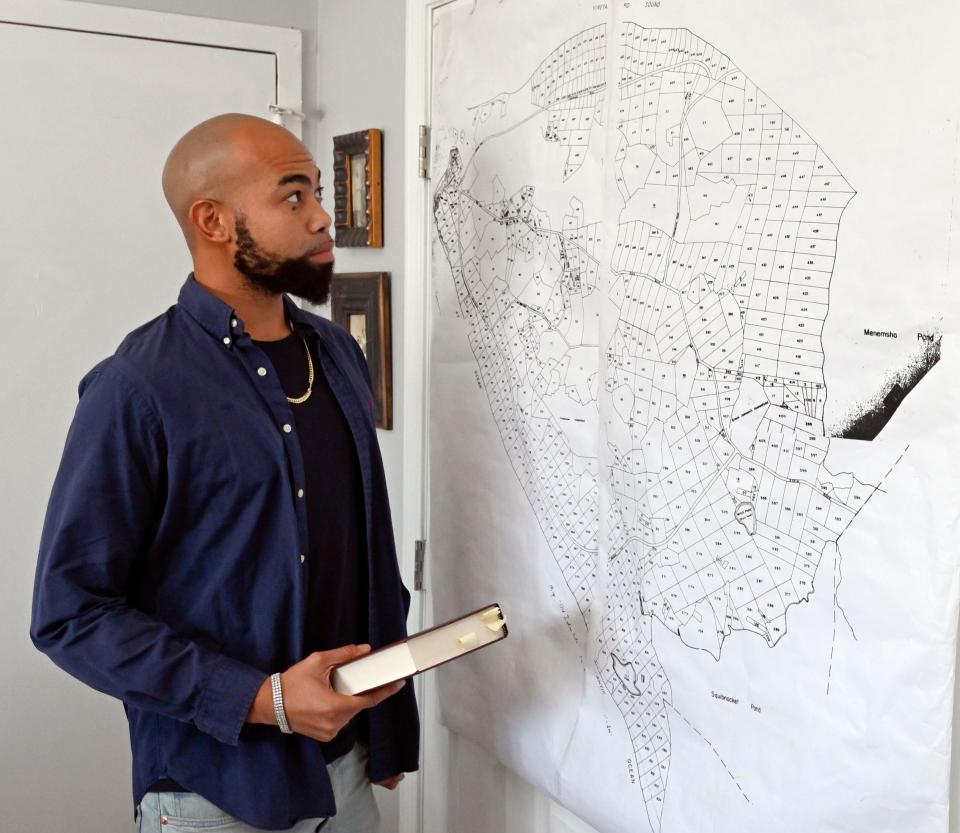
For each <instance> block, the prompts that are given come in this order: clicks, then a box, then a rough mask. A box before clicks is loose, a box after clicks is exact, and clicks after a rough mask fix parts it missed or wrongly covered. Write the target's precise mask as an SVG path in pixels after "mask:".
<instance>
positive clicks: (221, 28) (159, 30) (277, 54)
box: [0, 0, 303, 138]
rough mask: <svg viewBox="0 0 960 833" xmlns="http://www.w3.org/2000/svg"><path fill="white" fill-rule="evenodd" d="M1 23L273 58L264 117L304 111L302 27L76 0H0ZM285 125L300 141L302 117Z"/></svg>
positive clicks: (288, 120)
mask: <svg viewBox="0 0 960 833" xmlns="http://www.w3.org/2000/svg"><path fill="white" fill-rule="evenodd" d="M3 23H7V24H18V25H22V26H37V27H42V28H48V29H68V30H72V31H77V32H89V33H90V34H96V35H116V36H118V37H127V38H142V39H144V40H159V41H169V42H171V43H183V44H188V45H191V46H207V47H213V48H219V49H238V50H243V51H245V52H259V53H262V54H267V55H273V57H274V61H275V64H276V71H277V85H276V99H277V100H276V101H272V102H265V103H264V116H265V117H267V118H269V117H270V113H269V110H267V105H269V104H277V105H279V106H282V107H289V108H290V109H292V110H296V111H298V112H303V95H302V86H303V34H302V33H301V31H300V30H299V29H292V28H291V29H286V28H283V27H281V26H261V25H259V24H254V23H237V22H235V21H231V20H218V19H215V18H208V17H192V16H190V15H182V14H171V13H169V12H155V11H147V10H144V9H128V8H123V7H120V6H103V5H97V4H93V3H78V2H73V0H0V24H3ZM284 126H285V127H286V128H287V129H288V130H290V132H291V133H293V134H294V135H295V136H297V138H302V133H303V130H302V124H301V123H300V119H299V118H287V119H286V120H285V122H284Z"/></svg>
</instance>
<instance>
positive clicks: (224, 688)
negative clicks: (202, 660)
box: [194, 654, 270, 746]
mask: <svg viewBox="0 0 960 833" xmlns="http://www.w3.org/2000/svg"><path fill="white" fill-rule="evenodd" d="M269 676H270V675H269V674H264V673H263V672H262V671H260V670H259V669H256V668H252V667H251V666H249V665H245V664H244V663H242V662H237V661H236V660H234V659H231V658H230V657H227V656H224V655H223V654H221V655H220V656H218V657H217V659H216V661H215V662H214V663H213V664H212V665H211V666H210V671H209V672H208V674H207V681H206V685H205V686H204V689H203V694H202V695H201V698H200V704H199V706H198V707H197V715H196V718H195V719H194V723H195V724H196V726H197V728H198V729H199V730H200V731H201V732H206V733H207V734H208V735H212V736H213V737H215V738H216V739H217V740H219V741H221V742H222V743H228V744H230V745H231V746H236V745H237V744H238V743H239V741H240V730H241V729H242V728H243V724H244V723H245V722H246V719H247V715H248V714H249V713H250V707H251V706H252V705H253V701H254V698H255V697H256V696H257V692H258V691H259V690H260V686H262V685H263V683H264V681H265V680H267V679H268V678H269Z"/></svg>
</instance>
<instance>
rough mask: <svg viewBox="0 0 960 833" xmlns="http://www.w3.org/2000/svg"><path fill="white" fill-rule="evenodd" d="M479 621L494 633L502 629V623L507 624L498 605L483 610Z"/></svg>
mask: <svg viewBox="0 0 960 833" xmlns="http://www.w3.org/2000/svg"><path fill="white" fill-rule="evenodd" d="M480 621H481V622H483V624H484V625H486V626H487V628H488V629H489V630H492V631H493V632H494V633H496V632H497V631H499V630H503V627H504V625H506V624H507V623H506V622H505V621H504V619H503V616H502V614H501V613H500V608H499V607H491V608H490V610H485V611H484V612H483V613H481V614H480Z"/></svg>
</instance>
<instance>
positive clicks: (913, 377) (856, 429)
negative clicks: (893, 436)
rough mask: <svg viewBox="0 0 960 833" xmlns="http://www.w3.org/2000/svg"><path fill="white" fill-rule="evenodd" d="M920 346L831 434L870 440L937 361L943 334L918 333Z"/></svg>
mask: <svg viewBox="0 0 960 833" xmlns="http://www.w3.org/2000/svg"><path fill="white" fill-rule="evenodd" d="M919 338H920V341H921V343H922V345H923V346H922V349H921V350H920V352H919V353H918V354H917V355H916V356H914V357H913V359H912V360H911V361H910V363H909V364H908V365H907V367H906V368H904V369H903V370H901V371H900V372H899V373H895V374H893V375H891V377H890V378H889V379H888V380H887V384H886V385H885V386H884V388H883V390H882V391H881V392H880V393H879V394H877V396H876V397H874V398H873V399H872V400H870V401H869V402H867V403H866V404H865V405H863V406H861V407H860V408H858V409H857V410H856V411H854V412H853V413H852V414H850V415H849V416H848V417H847V418H846V419H845V420H844V421H843V422H842V423H841V424H840V425H839V426H837V427H835V428H834V429H833V431H832V432H831V433H832V435H833V436H834V437H840V438H842V439H845V440H872V439H874V438H875V437H876V436H877V435H878V434H879V433H880V432H881V431H882V430H883V428H884V426H885V425H886V424H887V423H888V422H889V421H890V419H891V417H892V416H893V415H894V413H896V410H897V408H899V407H900V403H901V402H903V400H904V399H906V398H907V394H908V393H910V391H912V390H913V389H914V388H915V387H916V386H917V385H918V384H920V380H921V379H923V377H924V376H926V375H927V373H929V372H930V370H931V369H932V368H933V366H934V365H935V364H936V363H937V362H938V361H940V346H941V344H942V342H943V336H942V335H939V334H932V333H920V334H919Z"/></svg>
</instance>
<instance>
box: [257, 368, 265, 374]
mask: <svg viewBox="0 0 960 833" xmlns="http://www.w3.org/2000/svg"><path fill="white" fill-rule="evenodd" d="M257 375H258V376H266V375H267V369H266V368H265V367H258V368H257Z"/></svg>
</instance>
